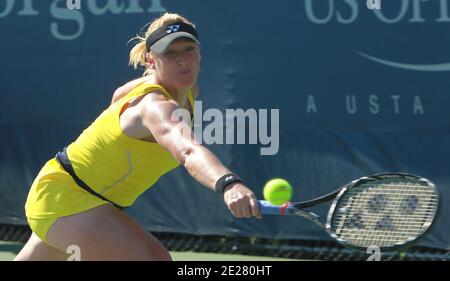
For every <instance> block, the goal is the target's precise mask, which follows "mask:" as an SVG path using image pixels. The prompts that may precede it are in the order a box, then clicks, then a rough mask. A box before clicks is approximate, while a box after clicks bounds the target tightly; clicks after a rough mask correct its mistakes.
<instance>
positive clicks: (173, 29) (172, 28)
mask: <svg viewBox="0 0 450 281" xmlns="http://www.w3.org/2000/svg"><path fill="white" fill-rule="evenodd" d="M178 29H180V25H179V24H175V25H171V26H168V27H167V29H166V32H167V33H172V32H177V31H178Z"/></svg>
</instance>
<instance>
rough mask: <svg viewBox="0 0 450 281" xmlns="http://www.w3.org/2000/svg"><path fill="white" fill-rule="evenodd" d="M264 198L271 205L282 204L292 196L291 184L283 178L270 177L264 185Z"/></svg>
mask: <svg viewBox="0 0 450 281" xmlns="http://www.w3.org/2000/svg"><path fill="white" fill-rule="evenodd" d="M263 193H264V199H265V200H267V201H269V202H270V203H271V204H273V205H277V206H280V205H283V204H284V203H286V202H288V201H290V200H291V198H292V186H291V185H290V184H289V183H288V182H287V181H286V180H284V179H279V178H278V179H271V180H270V181H268V182H267V183H266V185H265V186H264V190H263Z"/></svg>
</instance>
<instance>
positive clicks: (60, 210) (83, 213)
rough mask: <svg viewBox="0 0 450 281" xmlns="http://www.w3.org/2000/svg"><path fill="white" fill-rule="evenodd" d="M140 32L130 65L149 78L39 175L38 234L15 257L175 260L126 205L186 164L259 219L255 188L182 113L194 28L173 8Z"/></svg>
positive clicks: (126, 91) (195, 51) (191, 76)
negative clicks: (196, 134)
mask: <svg viewBox="0 0 450 281" xmlns="http://www.w3.org/2000/svg"><path fill="white" fill-rule="evenodd" d="M135 39H137V40H138V41H139V42H138V43H137V44H136V46H134V47H133V49H132V50H131V52H130V64H131V65H133V66H134V67H135V68H137V67H138V66H140V65H142V66H145V68H146V70H145V73H144V76H143V77H142V78H140V79H137V80H134V81H131V82H129V83H127V84H125V85H124V86H122V87H120V88H118V89H117V91H116V92H115V93H114V95H113V98H112V103H111V105H110V106H109V107H108V108H107V109H106V110H105V111H103V113H102V114H101V115H100V116H99V117H98V118H97V119H96V120H95V121H94V122H93V123H92V124H91V125H90V126H89V127H88V128H87V129H86V130H84V131H83V133H82V134H81V135H80V136H79V137H78V139H77V140H75V141H74V142H73V143H71V144H70V145H69V146H68V147H67V148H64V149H63V150H62V151H61V152H59V153H58V154H57V155H56V157H55V158H54V159H51V160H49V161H48V162H47V163H46V164H45V166H44V167H43V168H42V170H41V171H40V172H39V174H38V176H37V177H36V179H35V181H34V182H33V184H32V186H31V189H30V192H29V194H28V198H27V202H26V205H25V211H26V216H27V220H28V223H29V225H30V227H31V229H32V231H33V233H32V235H31V238H30V239H29V241H28V242H27V243H26V245H25V246H24V248H23V249H22V251H21V252H20V253H19V254H18V255H17V257H16V260H65V259H67V257H68V255H67V251H68V249H71V251H73V253H76V254H78V255H79V258H80V259H81V260H171V257H170V255H169V253H168V251H167V250H166V249H165V248H164V246H163V245H162V244H161V243H160V242H159V241H158V240H157V239H156V238H155V237H154V236H152V235H151V234H150V233H148V232H147V231H146V230H145V229H143V228H142V227H141V226H139V225H138V224H137V223H136V222H135V221H134V220H133V219H132V218H131V217H129V216H128V215H127V214H126V213H124V212H122V211H121V208H123V207H129V206H131V205H132V204H133V203H134V202H135V200H136V199H137V198H138V197H139V196H140V195H141V194H142V193H143V192H144V191H145V190H147V189H148V188H149V187H150V186H152V185H154V184H155V183H156V182H157V180H158V178H159V177H161V176H162V175H163V174H165V173H167V172H169V171H170V170H173V169H174V168H176V167H177V166H179V165H182V166H184V167H185V168H186V169H187V170H188V171H189V173H190V174H191V175H192V176H193V177H194V178H195V179H196V180H197V181H198V182H200V183H201V184H203V185H204V186H206V187H209V188H210V189H213V190H215V191H217V192H219V193H221V194H223V196H224V201H225V204H226V205H227V207H228V209H229V210H230V211H231V213H232V214H233V215H234V216H235V217H238V218H242V217H251V216H255V217H258V218H260V212H259V208H258V203H257V200H256V197H255V195H254V194H253V192H252V191H251V190H250V189H249V188H248V187H247V186H245V184H244V183H243V182H242V181H241V179H240V178H239V176H238V175H236V174H234V173H232V172H231V171H230V170H228V169H227V168H226V167H225V166H224V165H222V164H221V162H220V161H219V160H218V159H217V158H216V157H215V156H214V155H213V153H211V151H209V150H208V149H207V148H205V147H203V146H202V145H200V144H198V143H196V142H194V138H193V133H192V122H184V121H180V120H179V118H173V114H174V113H175V112H179V111H180V110H187V111H188V112H189V113H190V116H193V111H194V99H195V97H196V96H197V94H198V89H197V76H198V73H199V69H200V59H201V58H200V51H199V38H198V35H197V32H196V30H195V27H194V25H193V24H192V23H191V22H189V21H188V20H187V19H185V18H184V17H182V16H180V15H177V14H168V13H167V14H164V15H162V16H161V17H159V18H158V19H156V20H155V21H153V22H152V23H151V25H150V26H149V28H148V30H147V32H146V34H145V37H139V36H138V37H137V38H135ZM189 123H190V124H189ZM74 247H75V248H74Z"/></svg>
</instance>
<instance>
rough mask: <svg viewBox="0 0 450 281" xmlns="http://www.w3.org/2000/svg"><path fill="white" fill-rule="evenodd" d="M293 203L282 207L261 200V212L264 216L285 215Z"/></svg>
mask: <svg viewBox="0 0 450 281" xmlns="http://www.w3.org/2000/svg"><path fill="white" fill-rule="evenodd" d="M290 205H291V203H289V202H288V203H286V204H283V205H281V206H276V205H272V204H271V203H270V202H269V201H266V200H259V210H260V211H261V214H263V215H285V214H286V209H287V208H289V206H290Z"/></svg>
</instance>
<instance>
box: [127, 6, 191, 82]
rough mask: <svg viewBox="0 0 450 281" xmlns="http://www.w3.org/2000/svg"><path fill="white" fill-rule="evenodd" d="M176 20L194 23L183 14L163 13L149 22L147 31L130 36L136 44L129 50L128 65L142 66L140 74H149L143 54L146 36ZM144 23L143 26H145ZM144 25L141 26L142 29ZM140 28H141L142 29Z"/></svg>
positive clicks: (145, 48)
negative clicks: (142, 72) (143, 69)
mask: <svg viewBox="0 0 450 281" xmlns="http://www.w3.org/2000/svg"><path fill="white" fill-rule="evenodd" d="M176 22H184V23H188V24H191V25H194V24H193V23H192V22H190V21H189V20H187V19H186V18H184V17H183V16H180V15H178V14H174V13H165V14H163V15H162V16H160V17H159V18H156V19H155V20H154V21H153V22H151V23H150V26H149V27H148V29H147V31H146V32H145V33H144V34H141V35H139V34H137V35H136V37H134V38H132V39H131V40H130V41H128V42H131V41H137V43H136V45H135V46H134V47H133V48H132V49H131V51H130V61H129V65H131V66H133V68H134V69H137V68H138V67H139V66H144V67H145V71H144V74H143V75H142V76H146V75H149V74H151V73H152V72H153V70H152V69H151V68H149V65H148V64H147V60H146V58H145V55H146V54H147V46H146V40H147V38H148V37H149V36H150V35H151V34H152V33H153V32H155V31H156V30H157V29H158V28H160V27H162V26H164V25H167V24H172V23H176ZM147 25H148V24H146V25H145V26H147ZM145 26H144V27H143V28H142V29H144V28H145ZM142 29H141V30H142Z"/></svg>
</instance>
